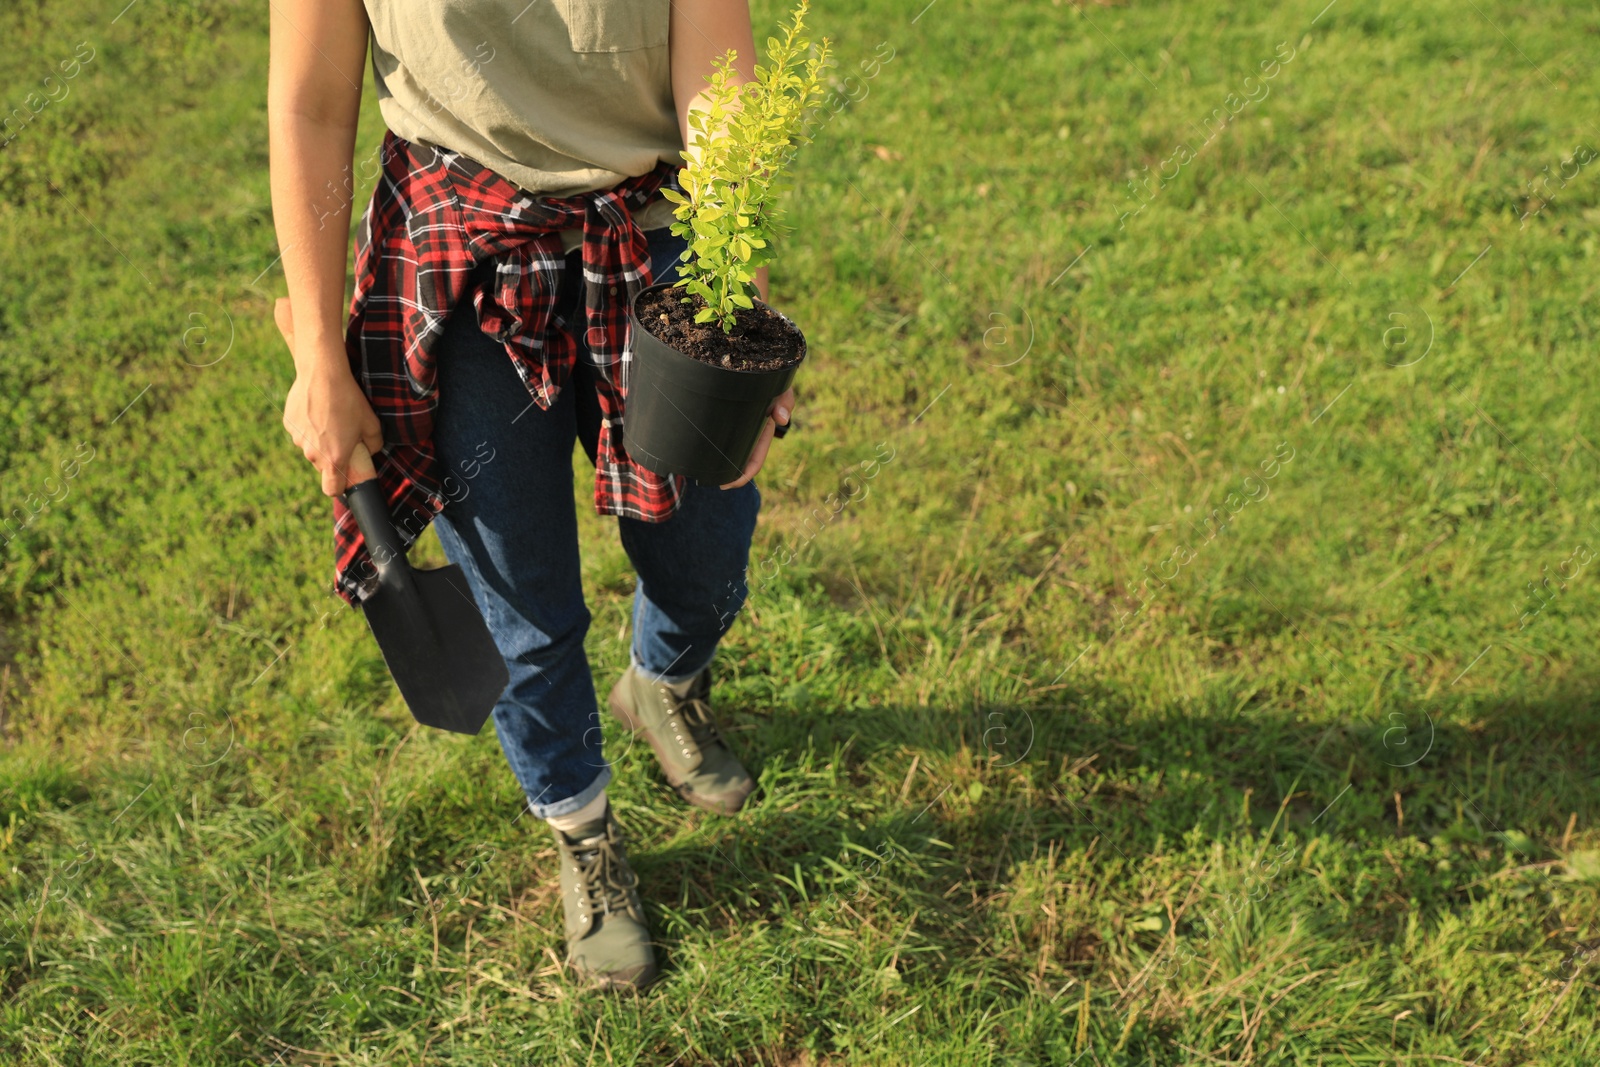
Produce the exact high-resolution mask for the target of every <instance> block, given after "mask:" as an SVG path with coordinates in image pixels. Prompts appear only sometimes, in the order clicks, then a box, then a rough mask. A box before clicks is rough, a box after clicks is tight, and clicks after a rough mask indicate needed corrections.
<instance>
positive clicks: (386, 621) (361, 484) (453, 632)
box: [274, 299, 510, 734]
mask: <svg viewBox="0 0 1600 1067" xmlns="http://www.w3.org/2000/svg"><path fill="white" fill-rule="evenodd" d="M274 317H275V319H276V320H277V324H278V330H279V331H280V332H281V333H282V334H283V338H284V341H285V342H286V343H288V344H289V345H290V347H291V348H292V347H293V339H294V323H293V319H292V317H291V313H290V309H289V301H288V300H287V299H280V300H279V301H278V304H277V307H276V308H275V309H274ZM347 482H348V488H346V489H345V491H344V493H343V494H342V495H341V497H340V499H342V500H343V501H344V503H345V506H346V507H348V508H349V509H350V513H351V516H352V517H353V518H354V519H355V522H356V525H357V526H358V527H360V529H361V536H362V538H363V539H364V540H365V541H366V548H367V554H368V555H369V556H371V557H372V565H373V566H374V567H375V568H376V569H377V572H378V581H377V586H376V588H375V589H374V590H373V592H372V593H370V594H369V595H368V596H367V597H366V599H365V600H363V601H362V602H361V613H362V614H363V615H365V616H366V618H367V625H368V626H370V627H371V628H372V636H373V637H375V638H377V641H378V648H379V649H380V650H381V651H382V652H383V661H384V663H385V664H387V665H388V667H389V674H390V675H391V676H392V677H393V678H394V681H395V685H397V686H398V687H399V688H400V695H401V696H403V697H405V701H406V706H407V707H409V708H410V709H411V714H412V716H413V717H414V718H415V719H416V720H417V721H418V722H420V723H422V724H423V725H424V726H433V727H436V728H438V729H441V730H450V731H452V732H454V733H460V734H476V733H477V732H478V731H479V730H481V729H483V724H484V722H485V720H487V719H488V717H489V713H490V712H491V711H492V710H494V705H495V703H496V702H497V701H498V700H499V699H500V695H501V693H503V692H504V691H505V687H506V684H507V683H508V682H509V681H510V674H509V673H508V672H507V671H506V664H505V660H504V658H502V657H501V655H500V650H499V649H498V648H496V647H495V643H494V638H493V637H491V636H490V634H489V627H488V626H487V624H485V623H484V621H483V616H482V615H481V614H480V613H479V611H478V606H477V604H476V603H475V602H474V601H473V599H472V591H471V589H470V588H469V587H468V585H467V579H466V576H465V575H464V574H462V572H461V568H459V567H455V566H449V567H438V568H436V569H434V570H426V571H419V570H412V568H411V564H410V562H408V561H407V559H406V553H405V547H404V544H403V542H402V541H401V540H400V535H399V534H398V533H397V532H396V531H395V528H394V524H393V523H392V522H391V521H390V519H389V507H388V503H387V501H385V499H384V494H383V490H382V489H381V488H380V487H379V484H378V473H377V470H376V469H375V468H374V467H373V463H372V456H371V454H370V453H369V452H368V451H367V448H366V446H365V445H364V444H360V443H358V444H357V445H356V446H355V451H354V452H353V453H352V455H351V457H350V467H349V471H348V474H347Z"/></svg>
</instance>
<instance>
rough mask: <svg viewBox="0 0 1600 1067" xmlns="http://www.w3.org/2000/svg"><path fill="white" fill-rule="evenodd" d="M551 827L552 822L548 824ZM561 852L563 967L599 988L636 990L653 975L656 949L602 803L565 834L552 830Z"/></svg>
mask: <svg viewBox="0 0 1600 1067" xmlns="http://www.w3.org/2000/svg"><path fill="white" fill-rule="evenodd" d="M551 829H552V830H555V828H554V827H551ZM555 835H556V846H557V848H558V849H559V851H560V854H561V904H562V907H563V909H564V911H565V913H566V928H567V966H568V967H569V968H571V969H572V971H573V973H574V974H575V975H576V976H577V977H578V978H579V979H580V980H583V981H586V982H591V983H593V984H596V985H598V986H600V987H602V988H604V989H621V990H636V989H640V988H642V987H644V986H646V985H648V984H649V983H650V981H651V980H652V979H654V978H655V976H656V957H655V950H654V949H652V948H651V947H650V930H649V928H648V927H647V926H646V925H645V919H644V906H643V905H642V904H640V903H639V893H638V889H637V886H638V884H639V879H638V877H637V876H636V875H635V874H634V873H633V868H631V867H629V866H628V855H627V853H626V852H625V851H624V850H623V847H622V827H620V826H618V825H617V820H616V818H615V817H614V816H613V815H612V814H611V807H610V805H609V804H608V805H607V806H606V813H605V815H604V816H602V817H601V818H598V819H596V820H595V821H594V822H591V823H586V824H585V825H583V826H580V827H578V829H577V830H576V831H574V832H573V833H572V834H571V835H570V836H569V835H567V834H564V833H562V832H561V831H560V830H555Z"/></svg>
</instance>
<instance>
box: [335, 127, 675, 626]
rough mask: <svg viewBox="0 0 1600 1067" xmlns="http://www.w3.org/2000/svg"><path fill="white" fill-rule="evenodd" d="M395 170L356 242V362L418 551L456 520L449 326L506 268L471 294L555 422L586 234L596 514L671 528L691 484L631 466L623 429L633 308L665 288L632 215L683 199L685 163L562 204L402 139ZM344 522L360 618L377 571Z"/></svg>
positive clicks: (388, 490) (392, 500)
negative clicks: (438, 439) (646, 293)
mask: <svg viewBox="0 0 1600 1067" xmlns="http://www.w3.org/2000/svg"><path fill="white" fill-rule="evenodd" d="M382 158H383V160H384V161H385V162H384V166H383V173H382V175H381V176H380V177H379V180H378V185H377V188H376V189H375V190H373V194H372V201H371V203H369V204H368V206H367V211H366V215H365V217H364V218H363V219H362V222H361V228H360V230H359V231H358V232H357V235H356V255H355V279H356V285H355V295H354V297H353V298H352V299H351V303H350V322H349V325H348V326H347V327H346V330H345V348H346V351H347V352H348V354H349V357H350V369H351V370H352V372H354V374H355V376H356V381H357V382H358V383H360V385H361V389H362V391H363V392H364V393H366V395H367V399H368V400H369V401H370V402H371V404H372V408H373V411H375V412H376V413H377V415H378V418H379V420H380V421H381V423H382V425H383V441H384V448H383V451H382V452H381V453H380V454H378V455H376V456H374V457H373V462H374V464H375V465H376V467H377V470H378V484H379V486H380V488H382V490H383V493H384V498H385V499H386V500H387V501H388V504H389V512H390V515H391V517H392V518H393V520H394V524H395V529H396V530H397V531H398V532H399V534H400V537H401V538H402V540H403V541H404V542H405V544H407V545H410V544H411V542H412V541H414V540H415V539H416V538H417V537H418V536H419V535H420V534H421V533H422V531H423V530H424V529H426V528H427V525H428V523H430V522H432V521H433V517H434V516H435V515H437V514H438V513H439V512H440V511H441V510H442V509H443V508H444V506H445V497H444V496H442V495H441V494H440V491H439V490H440V486H441V482H443V481H444V480H445V479H446V478H447V477H450V476H451V475H452V472H449V471H441V470H440V469H439V468H440V464H439V461H438V458H437V457H436V456H435V455H434V451H433V442H432V435H433V412H434V408H435V407H436V406H437V405H438V399H439V397H438V390H437V387H436V384H435V378H436V374H437V370H438V364H437V361H436V357H435V346H436V344H437V342H438V340H439V337H440V335H441V334H443V333H444V326H445V320H446V318H447V317H448V316H449V314H450V312H451V311H452V310H453V309H454V308H455V307H456V304H457V302H458V301H459V300H460V299H461V298H462V296H463V295H464V294H465V293H466V292H467V291H468V289H469V287H470V286H471V285H473V284H474V277H473V276H474V268H476V267H477V266H478V265H479V264H481V263H483V262H484V261H485V260H493V261H494V263H495V265H496V268H497V269H496V272H495V280H494V281H493V282H492V283H483V282H478V283H476V284H477V288H476V289H474V290H473V291H472V303H473V308H474V309H475V311H476V314H477V319H478V324H479V326H480V327H481V328H482V329H483V331H484V333H486V334H488V335H489V336H490V337H493V338H495V339H497V340H500V341H503V342H504V343H505V347H506V354H507V355H508V356H509V357H510V359H511V362H512V364H513V365H514V366H515V367H516V370H517V375H518V376H519V377H520V378H521V379H522V382H523V384H524V385H526V386H527V387H528V393H529V397H530V401H531V403H534V404H538V405H539V406H540V407H541V408H546V409H548V408H549V406H550V405H551V404H552V403H554V401H555V399H556V397H557V396H558V395H559V394H560V392H561V389H562V387H563V386H565V385H566V384H567V382H568V380H569V379H570V378H571V375H572V369H573V366H574V364H575V363H576V360H577V357H578V344H577V341H576V340H575V339H574V337H573V334H572V329H574V328H576V324H568V323H565V322H563V321H562V320H561V317H560V316H558V315H557V314H556V313H555V309H556V296H557V293H558V291H559V287H560V281H561V275H562V272H563V271H564V270H565V264H566V256H565V254H564V253H563V251H562V244H561V237H560V231H562V230H565V229H576V228H579V227H581V228H582V230H583V277H584V299H583V306H584V318H585V320H586V321H585V322H584V323H583V324H582V326H583V328H584V330H585V333H584V338H585V340H586V341H587V342H588V346H587V347H588V352H589V358H590V359H592V360H593V361H594V363H595V366H596V367H597V368H598V370H599V371H600V373H599V375H598V376H597V378H598V381H597V390H598V393H599V401H600V440H599V447H598V451H597V455H596V463H595V481H594V504H595V510H596V511H597V512H599V513H600V514H602V515H626V516H628V517H630V518H635V519H641V520H643V521H645V522H660V521H662V520H664V519H667V518H669V517H671V515H672V514H673V512H674V511H676V509H677V506H678V501H679V500H680V499H681V497H682V494H683V489H684V484H685V480H684V479H683V478H681V477H678V476H667V475H659V474H654V473H652V472H650V471H647V470H645V469H644V468H643V467H640V466H639V465H638V464H636V463H634V462H633V461H632V460H631V459H629V458H628V455H627V452H626V450H625V449H624V447H623V442H622V422H623V402H624V399H625V397H626V395H627V369H628V364H629V362H630V361H631V359H632V349H631V346H630V344H629V340H630V339H629V336H628V330H629V321H628V308H629V307H630V306H631V304H632V301H633V296H634V294H635V293H637V292H638V291H639V290H641V289H643V288H644V287H646V286H647V285H649V284H650V282H651V273H650V253H649V245H648V242H647V241H646V238H645V236H644V234H643V233H642V232H641V231H640V230H639V228H638V226H636V225H635V224H634V221H633V214H632V213H633V211H634V210H637V209H639V208H642V207H643V206H644V205H645V203H646V202H647V201H648V200H649V199H650V198H651V196H653V195H654V194H655V193H656V191H657V190H658V189H660V188H662V187H663V186H666V187H668V188H674V189H676V188H677V187H678V186H677V170H678V168H677V165H675V164H669V163H665V162H663V163H659V164H657V166H656V168H655V170H653V171H651V172H650V173H648V174H644V175H641V176H639V177H636V178H628V179H626V180H625V181H623V182H621V183H619V184H618V185H617V186H615V187H614V188H611V189H603V190H599V191H597V192H592V193H583V194H580V195H578V196H573V197H567V198H564V199H559V200H551V199H541V198H539V197H536V196H533V195H530V194H528V193H525V192H523V191H522V190H521V189H519V188H517V187H516V186H514V185H512V184H511V183H510V182H508V181H506V180H505V179H504V178H502V177H500V176H499V175H498V174H496V173H495V172H493V171H491V170H489V169H488V168H486V167H484V166H482V165H480V164H478V163H475V162H473V161H472V160H470V159H467V158H466V157H464V156H461V155H459V154H457V153H453V152H448V151H445V150H443V149H435V148H432V147H429V146H426V145H414V144H412V143H411V142H409V141H406V140H404V139H402V138H399V137H396V136H395V135H394V134H393V133H390V134H388V135H387V136H385V138H384V143H383V155H382ZM480 277H481V276H480ZM468 476H470V475H468ZM333 513H334V545H335V548H336V552H337V555H336V564H335V590H336V591H337V592H338V593H339V595H340V596H342V597H344V598H345V599H346V600H347V601H349V602H350V603H352V604H355V603H357V602H359V600H360V599H362V598H363V597H364V596H366V595H367V594H368V593H369V592H370V590H371V586H372V584H373V583H374V582H375V580H376V574H377V572H376V570H375V569H374V568H373V567H372V565H371V562H370V560H369V558H368V556H367V551H366V548H365V545H364V543H363V541H362V537H361V531H360V530H359V529H357V527H356V523H355V518H354V517H353V516H352V515H351V514H350V512H349V509H347V508H346V507H345V506H344V503H343V502H342V501H340V500H338V499H335V500H334V503H333Z"/></svg>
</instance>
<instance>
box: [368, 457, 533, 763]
mask: <svg viewBox="0 0 1600 1067" xmlns="http://www.w3.org/2000/svg"><path fill="white" fill-rule="evenodd" d="M351 474H352V476H353V477H355V478H359V479H361V480H360V481H358V482H357V483H356V484H355V485H352V486H351V487H350V488H349V489H346V490H345V492H344V495H343V497H342V498H341V499H343V500H344V503H345V506H346V507H348V508H349V509H350V512H351V514H352V515H353V516H354V517H355V520H356V525H357V526H359V527H360V528H361V536H362V537H363V538H365V539H366V543H367V554H368V555H370V556H371V557H372V565H373V566H374V567H376V568H377V571H378V583H377V588H376V589H375V590H374V591H373V592H372V593H371V594H369V595H368V596H367V598H366V599H365V600H363V601H362V602H361V613H362V614H363V615H365V616H366V617H367V625H368V626H370V627H371V628H372V636H373V637H375V638H377V639H378V648H379V649H381V650H382V652H383V661H384V663H386V664H388V666H389V674H390V675H391V676H393V678H394V682H395V685H397V686H399V688H400V695H401V696H403V697H405V700H406V706H407V707H409V708H410V709H411V714H412V716H413V717H415V718H416V720H417V721H418V722H420V723H421V724H422V725H424V726H433V727H436V728H438V729H440V730H450V731H452V732H454V733H458V734H476V733H477V732H478V731H479V730H481V729H483V724H484V721H485V720H486V719H488V717H489V713H490V712H491V711H492V710H494V706H495V703H496V701H498V700H499V699H500V694H501V693H503V692H504V691H505V688H506V683H507V682H509V681H510V680H511V676H510V674H509V673H508V672H507V671H506V663H505V659H504V658H503V657H502V656H501V655H500V650H499V649H498V648H496V647H495V643H494V638H493V637H491V636H490V635H489V627H488V625H487V624H486V623H485V622H484V621H483V616H482V615H481V614H480V613H479V611H478V605H477V603H476V602H474V601H473V599H472V590H471V589H470V588H469V587H468V586H467V579H466V576H465V575H464V574H462V572H461V568H460V567H456V566H449V567H438V568H436V569H434V570H426V571H421V570H412V568H411V564H410V562H408V561H407V559H406V553H405V549H404V547H402V545H401V542H400V537H399V535H398V534H397V533H396V532H395V528H394V524H393V523H392V522H390V521H389V508H388V505H387V504H386V503H385V501H384V498H383V490H382V489H380V488H379V487H378V478H377V472H376V471H375V470H373V467H372V457H371V456H370V455H369V454H368V452H367V450H366V448H365V447H363V446H362V445H359V444H358V445H357V446H356V453H355V455H354V456H353V457H352V461H351Z"/></svg>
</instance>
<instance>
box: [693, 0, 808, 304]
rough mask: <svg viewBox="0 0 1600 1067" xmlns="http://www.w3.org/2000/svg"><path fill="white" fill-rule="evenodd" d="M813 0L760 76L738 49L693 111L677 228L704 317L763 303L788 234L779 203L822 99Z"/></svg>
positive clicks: (800, 9)
mask: <svg viewBox="0 0 1600 1067" xmlns="http://www.w3.org/2000/svg"><path fill="white" fill-rule="evenodd" d="M809 7H810V4H809V0H800V2H799V4H798V5H796V7H795V9H794V13H793V16H792V19H791V21H790V23H789V25H788V26H786V27H780V28H781V29H782V30H783V39H782V40H779V39H778V38H776V37H768V38H767V62H766V63H765V64H760V65H758V66H757V67H756V68H755V80H754V81H748V82H747V81H740V80H738V79H739V77H740V75H739V72H738V71H737V70H735V69H734V66H733V63H734V59H735V58H736V56H735V53H734V51H733V50H732V49H729V50H728V52H727V53H726V54H725V55H723V56H722V58H720V59H719V60H717V62H716V66H715V69H714V70H713V72H712V73H711V74H710V75H708V76H707V78H706V81H707V82H708V84H709V88H708V89H707V90H706V93H705V97H706V107H705V108H704V109H699V108H697V109H695V110H693V111H691V112H690V114H689V128H690V148H691V151H690V153H689V155H690V159H689V162H688V164H687V165H686V166H685V167H684V168H683V170H682V172H681V174H680V178H679V181H680V184H681V185H682V186H683V190H684V191H683V193H678V192H676V191H674V190H671V189H666V190H663V191H662V195H663V196H665V197H666V198H667V199H669V200H671V201H672V202H673V203H675V204H677V205H678V207H677V210H676V212H675V214H676V216H677V218H678V221H677V222H676V223H674V224H673V226H672V232H673V233H674V234H677V235H678V236H680V237H686V238H688V240H689V247H688V248H687V249H686V250H685V251H684V254H683V259H684V264H685V265H684V266H683V267H681V268H680V273H681V277H680V278H679V280H678V282H677V283H676V284H677V285H678V286H681V287H682V288H683V289H684V290H685V291H686V292H688V293H689V294H690V295H689V296H686V297H684V301H685V302H686V303H695V302H696V301H695V300H694V298H695V297H699V298H700V301H701V302H703V306H701V307H700V309H699V310H698V311H696V312H695V321H696V322H711V321H713V320H715V321H716V322H717V324H718V325H720V326H721V327H722V329H723V332H725V333H731V332H733V328H734V325H735V321H736V319H735V313H736V312H737V311H738V309H740V308H751V307H754V306H755V301H754V295H755V271H756V270H757V269H758V268H760V267H761V265H762V264H763V263H766V262H767V261H768V260H769V259H771V258H772V242H773V240H774V239H775V238H778V237H781V236H783V235H784V234H786V233H788V232H789V231H788V228H787V227H785V226H784V225H783V221H782V219H781V217H780V215H779V213H778V211H777V206H778V203H779V201H780V200H781V198H782V196H783V193H784V192H785V191H786V189H787V186H788V183H787V181H786V176H785V171H786V169H787V167H788V165H789V163H790V161H791V160H793V159H794V155H795V152H796V151H797V150H798V149H799V148H800V146H801V145H803V144H804V143H806V140H807V139H808V138H807V136H806V131H807V128H808V124H809V120H810V119H811V117H812V116H813V115H814V114H815V113H816V111H817V109H818V108H819V107H820V106H821V104H822V96H823V86H822V71H823V68H824V67H825V66H826V65H827V62H828V40H827V38H823V39H822V41H821V43H820V44H818V45H817V47H816V48H815V49H813V48H812V46H811V41H810V40H809V39H807V38H806V36H805V33H804V30H805V25H804V24H805V15H806V11H807V10H808V9H809Z"/></svg>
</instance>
